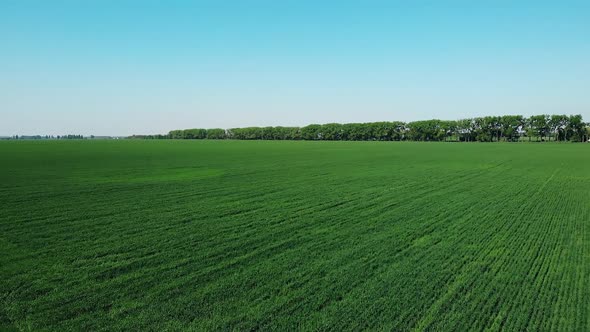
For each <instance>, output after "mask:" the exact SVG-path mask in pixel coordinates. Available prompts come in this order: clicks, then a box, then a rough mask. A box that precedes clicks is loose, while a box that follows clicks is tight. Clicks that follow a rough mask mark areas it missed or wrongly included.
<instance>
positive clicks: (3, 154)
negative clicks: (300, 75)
mask: <svg viewBox="0 0 590 332" xmlns="http://www.w3.org/2000/svg"><path fill="white" fill-rule="evenodd" d="M0 206H1V213H0V252H1V253H2V254H1V255H0V280H2V282H1V283H0V305H1V307H0V328H2V327H3V328H5V329H10V328H12V329H15V330H16V329H19V330H55V331H63V330H93V331H94V330H128V329H133V330H166V329H167V330H179V329H183V330H184V329H188V330H217V329H224V330H225V329H237V330H253V329H261V330H271V329H274V330H293V329H304V330H359V329H388V330H396V331H401V330H449V331H451V330H454V331H466V330H485V329H489V330H512V331H523V330H527V329H528V330H564V331H565V330H575V331H582V330H589V329H590V305H589V302H588V297H589V296H590V279H589V278H590V264H589V263H588V262H589V260H590V145H586V144H526V143H514V144H510V143H492V144H477V143H392V142H272V141H44V142H37V141H19V142H13V141H11V142H0Z"/></svg>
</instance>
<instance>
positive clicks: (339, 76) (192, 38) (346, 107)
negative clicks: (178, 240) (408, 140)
mask: <svg viewBox="0 0 590 332" xmlns="http://www.w3.org/2000/svg"><path fill="white" fill-rule="evenodd" d="M589 59H590V2H588V1H577V2H574V1H553V2H543V1H379V2H377V1H237V0H236V1H221V0H217V1H173V0H172V1H145V0H144V1H124V0H123V1H115V0H112V1H108V0H102V1H98V0H96V1H95V0H88V1H59V0H54V1H26V0H3V1H0V117H1V119H0V135H13V134H55V135H57V134H66V133H82V134H88V135H89V134H95V135H128V134H134V133H166V132H168V131H169V130H171V129H178V128H195V127H205V128H211V127H222V128H229V127H240V126H242V127H243V126H267V125H306V124H309V123H327V122H369V121H387V120H402V121H411V120H420V119H430V118H441V119H459V118H464V117H473V116H480V115H488V114H524V115H530V114H540V113H565V114H574V113H575V114H578V113H579V114H582V115H583V116H584V118H585V119H586V120H587V121H590V92H589V87H590V60H589Z"/></svg>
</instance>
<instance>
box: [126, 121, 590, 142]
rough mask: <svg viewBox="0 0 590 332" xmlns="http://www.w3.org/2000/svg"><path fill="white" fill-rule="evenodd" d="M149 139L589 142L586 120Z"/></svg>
mask: <svg viewBox="0 0 590 332" xmlns="http://www.w3.org/2000/svg"><path fill="white" fill-rule="evenodd" d="M133 137H135V138H146V139H150V138H151V139H237V140H324V141H461V142H475V141H478V142H501V141H505V142H515V141H520V140H523V139H524V140H529V141H533V140H535V141H572V142H585V141H587V140H588V139H589V138H590V129H589V124H588V123H584V121H583V119H582V116H581V115H570V116H567V115H533V116H531V117H528V118H527V117H524V116H522V115H504V116H485V117H478V118H470V119H462V120H457V121H448V120H436V119H435V120H425V121H414V122H408V123H405V122H399V121H396V122H370V123H345V124H340V123H327V124H321V125H320V124H310V125H308V126H305V127H246V128H231V129H219V128H216V129H184V130H173V131H170V132H169V133H168V135H139V136H133Z"/></svg>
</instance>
